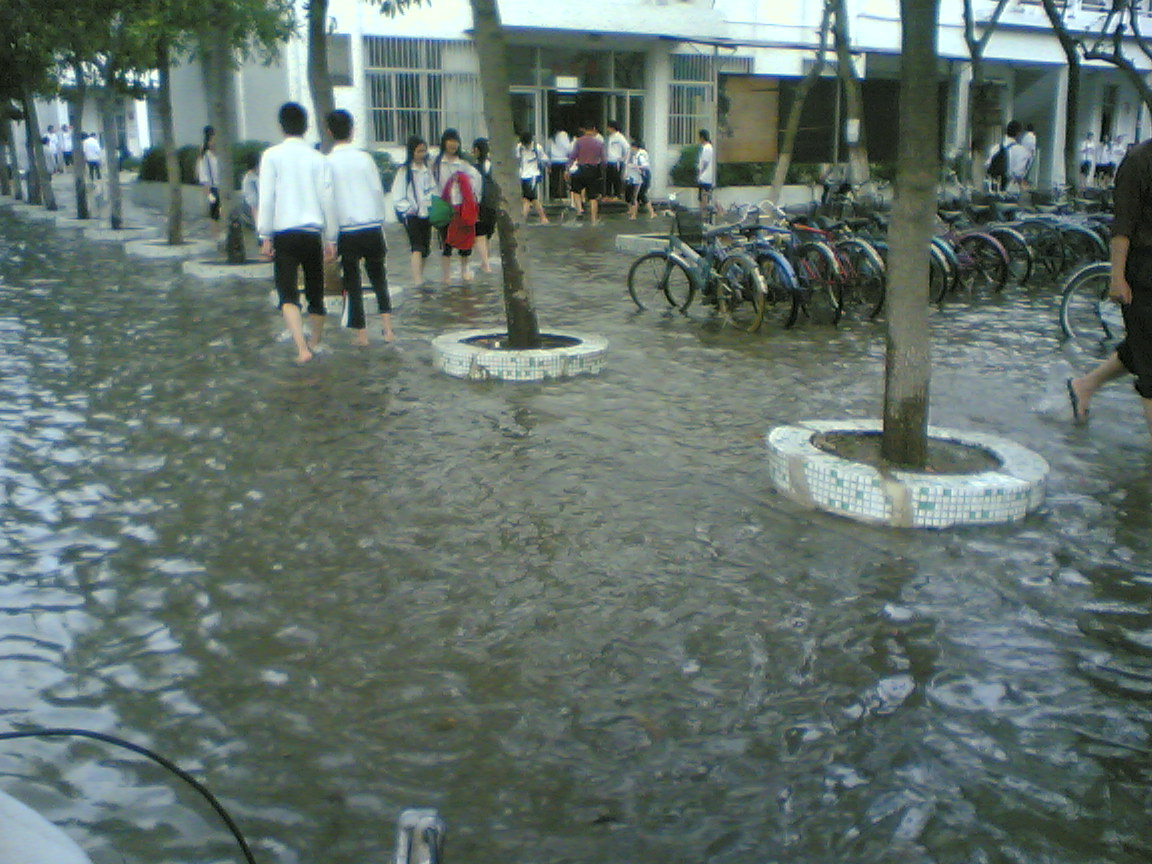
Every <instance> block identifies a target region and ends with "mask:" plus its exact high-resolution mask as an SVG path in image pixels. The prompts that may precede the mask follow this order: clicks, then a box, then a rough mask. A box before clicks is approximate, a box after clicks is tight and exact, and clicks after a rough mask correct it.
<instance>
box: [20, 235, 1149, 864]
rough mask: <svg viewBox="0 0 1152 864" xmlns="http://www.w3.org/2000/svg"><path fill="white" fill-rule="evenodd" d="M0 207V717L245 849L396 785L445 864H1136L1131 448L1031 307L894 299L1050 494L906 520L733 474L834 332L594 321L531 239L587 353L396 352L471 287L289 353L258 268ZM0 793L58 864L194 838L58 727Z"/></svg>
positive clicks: (553, 251)
mask: <svg viewBox="0 0 1152 864" xmlns="http://www.w3.org/2000/svg"><path fill="white" fill-rule="evenodd" d="M0 235H2V236H3V238H4V253H3V258H2V260H0V310H2V311H0V343H2V346H3V351H2V353H0V480H2V482H3V486H2V490H3V491H2V496H3V497H2V498H0V502H2V504H0V506H2V508H3V514H2V515H3V525H4V531H3V536H2V539H0V555H2V557H3V571H2V572H0V614H2V615H3V627H2V628H0V692H2V693H3V694H4V697H5V698H4V711H5V720H6V724H7V725H8V726H13V727H22V726H24V725H27V724H40V725H53V726H64V725H66V726H81V727H86V728H90V729H95V730H98V731H104V732H110V733H113V734H119V735H123V736H125V737H128V738H130V739H132V740H134V741H137V742H139V743H141V744H145V745H147V746H151V747H153V748H155V749H157V750H159V751H160V752H162V753H163V754H165V755H166V756H169V757H170V758H173V759H175V760H176V761H178V762H179V763H180V764H181V765H183V766H184V767H186V768H189V769H191V770H193V771H195V772H196V774H197V776H199V777H201V778H202V779H203V780H204V781H205V782H207V784H208V785H209V787H210V788H212V789H213V791H215V792H216V793H217V794H218V795H219V796H220V797H221V798H222V799H223V800H224V801H225V802H226V804H227V806H228V807H229V809H230V810H231V811H232V812H233V813H234V815H235V816H236V818H237V819H238V821H239V822H240V824H241V826H242V827H243V829H244V830H245V832H246V834H247V835H248V836H249V838H250V840H251V841H252V842H253V844H254V846H255V848H256V850H257V854H258V857H259V858H260V860H262V861H278V862H292V864H294V862H301V864H303V862H311V861H326V862H331V864H340V862H349V864H351V862H361V861H367V860H385V858H387V857H388V855H389V854H390V849H391V845H392V834H393V826H394V822H395V817H396V815H397V813H398V811H399V810H400V809H401V808H403V807H407V806H416V805H423V806H436V807H439V808H440V809H441V810H442V812H443V813H444V815H445V816H446V818H447V819H448V821H449V825H450V831H451V833H450V839H449V846H448V850H449V859H450V860H460V861H496V860H506V861H524V862H528V861H549V862H590V861H610V860H635V861H664V862H681V861H682V862H700V861H715V862H748V861H770V860H788V861H796V862H832V861H844V862H848V861H851V862H867V861H876V862H889V861H894V860H900V861H939V862H984V861H987V862H999V861H1005V862H1007V861H1012V862H1040V861H1043V862H1077V864H1080V862H1091V861H1099V862H1104V861H1108V862H1129V861H1131V862H1136V861H1146V860H1148V857H1149V853H1150V851H1152V848H1150V845H1149V841H1148V840H1147V824H1148V813H1149V809H1150V804H1152V800H1150V799H1149V797H1148V796H1149V793H1148V789H1149V788H1150V784H1149V781H1150V780H1152V777H1150V776H1149V773H1150V770H1152V769H1150V767H1149V766H1152V759H1150V758H1149V756H1150V754H1152V742H1150V741H1149V732H1150V731H1152V723H1150V720H1149V715H1148V711H1147V705H1148V696H1149V694H1150V692H1152V668H1150V663H1149V656H1150V652H1152V620H1150V614H1152V613H1150V611H1149V598H1150V596H1152V558H1150V555H1149V551H1148V544H1147V541H1146V533H1147V530H1146V529H1147V525H1148V512H1149V504H1150V500H1152V460H1150V458H1149V456H1148V449H1149V448H1148V446H1147V444H1148V442H1147V441H1146V440H1145V439H1144V438H1143V437H1142V435H1143V432H1142V430H1141V421H1140V417H1139V413H1138V411H1139V409H1138V405H1137V404H1136V400H1135V399H1134V398H1133V397H1132V396H1131V394H1130V393H1128V392H1126V391H1125V390H1124V388H1120V387H1117V388H1116V389H1115V391H1114V392H1112V393H1109V394H1102V395H1101V396H1100V397H1099V399H1098V401H1097V402H1096V403H1094V409H1093V413H1094V415H1095V416H1094V421H1095V422H1094V425H1093V426H1092V427H1091V428H1090V429H1089V430H1084V429H1075V428H1072V427H1071V426H1069V425H1068V423H1067V417H1066V413H1067V407H1066V405H1065V404H1064V401H1063V396H1062V394H1063V384H1062V381H1063V378H1064V377H1065V374H1066V370H1067V369H1068V368H1069V363H1074V364H1082V363H1086V362H1088V360H1087V359H1086V358H1081V357H1077V356H1076V355H1074V354H1070V353H1064V352H1065V351H1066V350H1067V349H1063V348H1062V347H1061V346H1060V345H1059V343H1058V342H1057V341H1056V338H1055V336H1056V327H1055V316H1054V312H1053V309H1054V302H1053V298H1052V296H1051V293H1050V292H1046V291H1043V290H1036V291H1034V292H1032V293H1018V294H1016V295H1015V296H1011V297H1005V298H1001V299H998V300H996V301H994V302H993V303H991V304H989V305H988V306H985V307H980V308H960V309H946V310H944V311H943V312H940V313H937V314H935V315H934V318H933V320H934V323H935V331H936V335H937V340H938V341H937V344H936V346H935V363H936V370H935V374H934V379H933V396H934V414H933V420H934V422H937V423H939V424H941V425H958V426H964V427H970V428H975V429H978V430H981V431H989V432H997V433H1004V434H1009V435H1011V436H1012V437H1013V438H1015V439H1017V440H1020V441H1023V442H1027V443H1030V444H1031V445H1032V446H1034V447H1035V448H1037V449H1038V450H1040V452H1041V453H1043V455H1045V456H1046V457H1047V458H1048V459H1049V461H1050V462H1051V463H1052V465H1053V477H1052V483H1051V490H1050V497H1049V502H1048V505H1047V506H1046V508H1045V509H1044V510H1043V512H1041V513H1039V514H1037V515H1036V516H1035V517H1033V518H1031V519H1030V520H1028V521H1027V522H1026V523H1024V524H1023V525H1018V526H1006V527H1002V528H993V529H982V530H972V529H965V530H956V531H949V532H942V533H936V534H924V533H911V532H896V531H882V530H879V529H873V528H867V527H864V526H859V525H855V524H853V523H850V522H846V521H843V520H839V519H835V518H832V517H827V516H823V515H819V514H812V513H806V512H802V511H799V510H797V509H795V508H794V507H793V506H791V505H790V504H787V503H786V502H783V501H781V500H780V499H778V498H777V497H776V496H775V495H774V494H773V493H772V492H771V491H770V490H769V488H768V487H767V481H766V473H765V471H764V459H763V444H762V442H761V440H760V439H761V436H762V435H763V433H764V432H765V431H766V430H767V428H768V427H769V426H771V425H772V424H775V423H779V422H785V421H790V420H797V419H803V418H807V417H835V416H851V417H863V416H869V415H872V414H874V413H875V412H876V411H877V406H878V403H879V399H880V390H881V386H882V382H881V358H882V350H883V347H882V333H881V331H880V330H878V329H877V327H876V326H870V325H849V326H846V327H844V328H841V329H840V330H838V331H828V330H821V329H818V328H814V327H810V328H804V329H798V330H796V331H793V332H783V331H779V330H775V329H772V330H770V331H769V332H768V333H765V334H762V335H761V336H759V337H748V336H745V335H743V334H738V333H731V332H724V331H718V330H715V329H714V328H711V327H709V326H708V325H707V323H706V322H704V321H703V320H685V319H683V318H681V317H680V316H674V315H664V316H662V315H658V314H650V313H645V314H636V313H635V312H634V310H632V309H631V308H630V306H629V304H628V302H627V301H626V295H625V294H624V291H623V284H622V272H623V270H624V267H625V265H626V263H627V259H625V258H623V257H618V256H617V255H615V254H614V253H612V252H611V251H609V250H610V246H611V239H610V238H609V237H608V236H607V235H604V236H600V235H596V234H593V233H592V232H590V231H587V229H582V228H577V229H569V228H557V229H555V230H554V231H551V232H548V231H543V232H541V231H537V230H533V231H532V232H531V238H532V239H533V241H534V245H535V247H536V252H537V260H539V261H542V262H545V263H542V264H540V265H539V266H538V267H537V268H536V277H537V278H536V285H537V291H538V301H539V305H540V309H541V318H542V320H543V321H544V322H545V324H546V326H552V327H557V326H569V327H573V328H579V329H584V330H591V331H597V332H602V333H604V334H605V335H607V336H608V338H609V340H610V342H611V345H612V348H611V357H610V363H609V370H608V372H607V373H606V374H605V375H603V376H602V377H600V378H597V379H589V380H582V381H577V382H566V383H560V384H549V385H543V386H536V385H529V386H500V385H496V384H467V383H462V382H459V381H455V380H452V379H447V378H444V377H442V376H439V375H437V374H436V373H434V372H433V370H432V369H431V363H430V357H429V349H428V340H429V339H430V337H431V336H432V335H433V334H435V333H437V332H440V331H442V330H444V329H448V328H451V327H453V326H473V324H474V323H476V322H481V321H498V320H499V319H500V309H501V305H500V301H499V297H498V295H497V294H496V293H495V290H494V288H493V284H492V283H483V282H481V283H479V284H478V285H476V286H475V287H472V288H469V289H464V288H459V287H455V288H448V289H443V290H440V291H436V292H432V293H428V294H414V293H411V292H409V294H407V295H405V296H404V297H403V303H402V306H401V307H400V308H399V309H398V312H397V324H398V333H399V334H400V336H401V343H400V346H399V348H398V349H396V350H388V349H385V348H384V347H383V346H382V345H379V344H378V345H376V346H374V347H372V348H371V349H369V350H368V351H356V350H355V349H353V348H352V347H351V346H350V344H348V343H349V340H347V339H346V338H345V337H346V334H343V333H339V332H335V328H333V329H334V332H332V333H331V340H330V343H331V351H330V353H329V354H328V355H327V356H325V357H322V358H320V362H317V363H316V364H314V365H312V366H311V367H309V368H306V369H302V370H301V369H296V368H293V367H292V364H291V362H290V356H291V351H290V348H289V346H287V345H286V344H285V343H283V342H278V341H277V337H278V334H279V331H280V329H281V328H280V325H279V322H278V321H277V320H276V317H275V315H274V313H273V312H272V310H271V308H270V306H269V304H268V301H267V296H266V292H267V286H262V285H261V286H256V287H254V286H253V285H251V284H250V283H236V284H220V285H216V284H204V283H200V282H195V281H189V280H183V279H181V278H178V277H177V276H176V275H175V272H176V271H175V270H174V269H173V268H171V267H170V266H168V265H165V264H151V263H144V264H142V263H140V262H137V261H131V260H126V259H124V258H123V257H122V256H121V254H120V253H119V251H117V250H116V249H114V248H111V247H102V246H96V245H91V244H86V243H83V242H80V241H79V240H78V239H77V238H76V235H74V234H69V233H67V232H64V231H60V232H52V231H48V233H47V234H46V235H45V234H44V229H40V228H35V229H33V228H28V227H26V226H24V225H21V224H19V223H17V222H16V221H14V220H13V219H12V218H10V217H8V216H6V215H3V214H0ZM574 239H578V240H579V242H577V243H570V242H569V241H572V240H574ZM392 248H393V249H403V248H404V246H403V240H402V239H401V238H399V237H396V238H395V240H394V242H393V245H392ZM400 257H401V259H402V258H403V256H400ZM393 266H394V269H395V270H396V275H397V277H398V278H402V276H401V271H403V270H405V269H406V267H405V264H404V261H403V260H400V259H398V260H397V261H396V262H393ZM0 787H3V788H4V789H5V790H6V791H9V792H11V793H13V794H16V795H18V796H20V797H22V798H24V799H25V800H27V801H28V802H29V803H31V804H33V805H34V806H36V807H38V808H40V809H41V810H42V811H43V812H45V813H46V814H47V815H49V816H50V817H52V818H54V819H56V820H57V821H60V822H62V823H64V824H66V825H67V826H68V828H69V830H70V831H71V832H72V833H73V835H74V836H76V837H77V838H78V839H80V840H81V841H82V842H83V843H85V844H86V846H87V847H88V848H90V849H91V850H92V855H93V858H94V860H95V861H97V862H98V864H104V862H113V861H116V862H120V861H127V862H132V864H135V862H141V864H144V862H153V861H160V860H164V861H180V862H189V864H201V862H203V864H207V862H216V861H221V860H226V859H227V860H232V859H233V857H234V856H233V850H232V847H231V846H230V841H229V840H228V838H227V836H226V835H225V833H224V831H223V830H222V829H221V827H220V826H219V825H218V824H217V823H216V822H215V821H214V818H213V817H212V816H211V814H208V813H206V812H205V811H204V808H203V806H202V804H201V803H200V802H198V801H197V800H194V798H193V797H192V796H191V795H190V793H189V792H188V791H187V790H184V789H181V788H178V787H177V785H176V783H175V781H174V780H173V779H172V778H170V777H168V776H165V775H164V774H163V773H162V772H161V771H160V770H159V769H158V768H155V767H153V766H151V765H146V764H143V763H141V762H139V761H137V760H134V759H125V758H124V757H123V756H122V754H118V753H110V752H108V750H107V749H106V748H103V747H101V746H99V745H97V744H94V743H91V742H76V743H61V742H38V743H30V742H18V743H17V742H10V743H8V744H6V745H5V746H3V747H0Z"/></svg>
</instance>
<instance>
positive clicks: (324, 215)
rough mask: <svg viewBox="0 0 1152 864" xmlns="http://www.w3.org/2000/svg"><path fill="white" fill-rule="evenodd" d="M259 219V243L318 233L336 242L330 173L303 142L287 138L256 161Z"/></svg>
mask: <svg viewBox="0 0 1152 864" xmlns="http://www.w3.org/2000/svg"><path fill="white" fill-rule="evenodd" d="M259 218H260V224H259V225H257V226H256V227H257V233H259V235H260V237H261V238H263V239H270V238H271V237H272V235H273V234H276V233H278V232H280V231H318V232H322V233H323V235H324V239H325V240H326V241H328V242H330V243H335V242H336V235H337V233H338V230H337V225H336V206H335V204H334V203H333V201H332V169H331V168H329V166H328V160H327V159H325V158H324V157H323V156H322V155H321V154H320V152H319V151H318V150H316V149H315V148H313V147H312V146H311V145H309V144H307V143H306V142H305V141H304V139H303V138H298V137H296V136H289V137H288V138H285V139H284V140H283V141H281V142H280V143H279V144H276V145H275V146H273V147H269V148H268V149H267V150H265V151H264V155H263V156H261V157H260V217H259Z"/></svg>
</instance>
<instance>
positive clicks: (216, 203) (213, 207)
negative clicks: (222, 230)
mask: <svg viewBox="0 0 1152 864" xmlns="http://www.w3.org/2000/svg"><path fill="white" fill-rule="evenodd" d="M208 218H209V219H212V220H214V221H216V222H219V221H220V190H219V189H217V188H216V187H215V186H213V187H211V188H210V189H209V190H208Z"/></svg>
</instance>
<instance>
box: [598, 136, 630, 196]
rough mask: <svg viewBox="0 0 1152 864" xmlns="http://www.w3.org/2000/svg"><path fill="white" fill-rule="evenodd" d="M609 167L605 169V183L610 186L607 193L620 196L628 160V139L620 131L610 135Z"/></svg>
mask: <svg viewBox="0 0 1152 864" xmlns="http://www.w3.org/2000/svg"><path fill="white" fill-rule="evenodd" d="M606 147H607V151H608V152H607V159H608V163H607V167H606V170H605V178H604V179H605V185H606V186H607V187H608V188H607V192H606V193H605V194H607V195H608V197H609V198H619V197H620V195H621V193H622V192H623V191H624V189H623V185H624V184H623V180H624V163H625V162H627V161H628V151H629V146H628V139H627V138H625V137H624V133H623V132H620V131H616V132H613V133H612V134H611V135H609V136H608V142H607V145H606Z"/></svg>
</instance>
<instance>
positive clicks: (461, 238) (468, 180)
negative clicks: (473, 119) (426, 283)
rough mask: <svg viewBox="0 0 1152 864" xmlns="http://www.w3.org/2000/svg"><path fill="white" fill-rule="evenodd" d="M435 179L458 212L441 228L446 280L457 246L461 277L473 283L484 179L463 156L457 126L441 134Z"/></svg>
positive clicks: (445, 279) (446, 280)
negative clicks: (471, 262)
mask: <svg viewBox="0 0 1152 864" xmlns="http://www.w3.org/2000/svg"><path fill="white" fill-rule="evenodd" d="M432 178H433V180H434V181H435V183H436V189H437V194H438V195H439V196H440V197H441V198H443V199H444V200H445V201H447V202H448V203H449V204H451V205H452V209H453V211H454V213H455V215H454V216H453V217H452V221H451V222H450V223H449V224H448V226H447V227H446V228H440V229H438V231H439V234H440V245H441V247H442V249H443V258H442V259H441V260H442V261H443V264H442V268H443V269H442V271H441V276H442V279H443V281H444V284H446V285H447V284H448V276H449V272H450V270H451V265H452V250H453V249H455V250H456V252H457V253H458V254H459V256H460V279H461V280H462V281H463V282H464V283H469V282H471V281H472V273H471V271H470V270H469V268H468V258H469V257H470V256H471V255H472V246H473V245H475V242H476V218H477V216H478V215H479V201H480V195H481V193H482V192H483V185H484V181H483V179H482V178H481V176H480V172H479V171H477V170H476V169H475V168H474V167H473V166H472V165H471V164H469V163H468V162H467V161H465V159H464V157H463V156H462V155H461V153H460V133H459V132H457V131H456V130H455V129H445V130H444V133H443V134H442V135H441V136H440V152H439V153H437V154H436V160H435V161H434V162H433V163H432Z"/></svg>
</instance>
